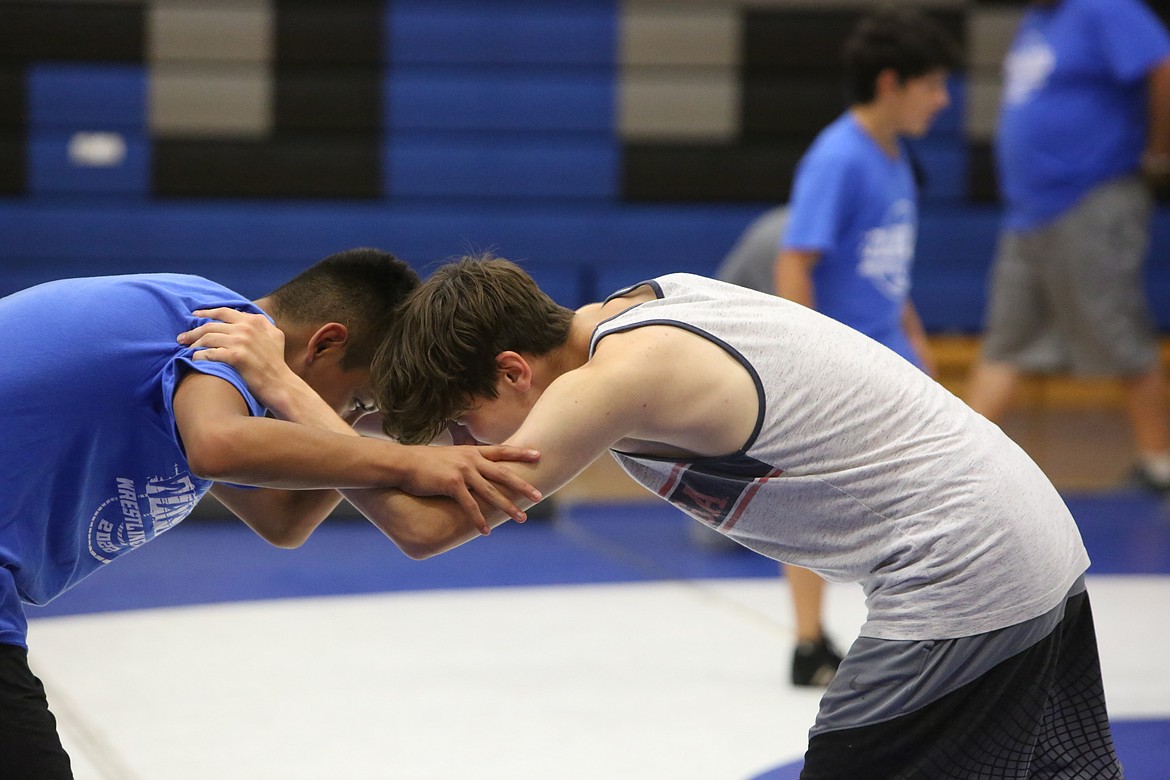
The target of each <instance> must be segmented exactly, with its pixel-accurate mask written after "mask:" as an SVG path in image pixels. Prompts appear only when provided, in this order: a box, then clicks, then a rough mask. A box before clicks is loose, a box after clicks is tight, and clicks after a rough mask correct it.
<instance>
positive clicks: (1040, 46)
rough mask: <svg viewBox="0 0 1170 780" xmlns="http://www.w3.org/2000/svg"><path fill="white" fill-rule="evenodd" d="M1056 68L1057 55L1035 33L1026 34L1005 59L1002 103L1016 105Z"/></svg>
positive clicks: (1046, 79)
mask: <svg viewBox="0 0 1170 780" xmlns="http://www.w3.org/2000/svg"><path fill="white" fill-rule="evenodd" d="M1055 68H1056V54H1055V53H1054V52H1053V51H1052V47H1051V46H1050V45H1049V44H1048V41H1047V40H1045V38H1044V36H1043V35H1041V34H1040V33H1038V32H1030V33H1026V34H1024V35H1023V36H1021V37H1020V40H1019V42H1018V43H1017V44H1016V45H1015V46H1014V47H1012V50H1011V52H1009V53H1008V56H1007V58H1006V59H1005V60H1004V66H1003V70H1004V85H1003V102H1004V103H1005V104H1006V105H1009V106H1018V105H1020V104H1021V103H1025V102H1027V101H1028V99H1029V98H1031V97H1032V95H1034V94H1036V92H1037V91H1038V90H1040V89H1041V88H1042V87H1043V86H1044V85H1045V84H1046V83H1048V77H1049V76H1051V75H1052V71H1053V70H1054V69H1055Z"/></svg>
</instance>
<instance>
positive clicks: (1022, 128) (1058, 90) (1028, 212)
mask: <svg viewBox="0 0 1170 780" xmlns="http://www.w3.org/2000/svg"><path fill="white" fill-rule="evenodd" d="M1167 56H1170V35H1168V34H1167V31H1166V28H1165V27H1164V26H1163V25H1162V23H1161V22H1160V21H1159V20H1158V18H1157V17H1156V16H1155V15H1154V13H1153V12H1152V11H1151V10H1150V9H1149V8H1148V7H1146V6H1145V5H1144V4H1143V3H1141V2H1140V0H1061V2H1060V3H1058V4H1057V5H1055V6H1052V7H1043V8H1041V7H1035V6H1033V7H1032V8H1030V9H1029V10H1028V11H1027V13H1026V14H1025V15H1024V18H1023V21H1022V22H1021V23H1020V27H1019V30H1018V31H1017V33H1016V37H1015V39H1014V41H1013V43H1012V46H1011V49H1010V50H1009V52H1008V55H1007V58H1006V59H1005V60H1004V88H1003V94H1002V97H1001V103H1000V114H999V128H998V131H997V134H996V164H997V169H998V172H999V181H1000V189H1001V191H1002V194H1003V198H1004V201H1005V204H1006V206H1007V211H1006V221H1005V225H1006V227H1007V228H1008V229H1009V230H1014V231H1027V230H1030V229H1034V228H1037V227H1040V226H1042V225H1043V224H1045V223H1046V222H1050V221H1051V220H1053V219H1055V218H1057V217H1059V216H1060V215H1061V214H1062V213H1064V212H1065V211H1067V210H1068V209H1069V208H1071V207H1072V206H1074V205H1075V204H1076V202H1077V201H1078V200H1080V199H1081V198H1082V197H1083V196H1084V195H1086V194H1087V193H1088V192H1089V190H1091V189H1093V188H1094V187H1096V186H1097V185H1099V184H1102V183H1104V182H1106V181H1109V180H1110V179H1113V178H1116V177H1119V176H1123V175H1126V174H1129V173H1134V172H1136V171H1137V169H1138V167H1139V163H1140V160H1141V153H1142V150H1143V149H1144V148H1145V142H1146V132H1147V124H1148V116H1147V114H1148V110H1147V105H1148V95H1147V89H1146V81H1145V79H1146V76H1147V75H1148V74H1149V72H1150V70H1151V69H1152V68H1153V67H1154V66H1156V65H1157V64H1158V63H1159V62H1161V61H1162V60H1164V59H1165V58H1166V57H1167Z"/></svg>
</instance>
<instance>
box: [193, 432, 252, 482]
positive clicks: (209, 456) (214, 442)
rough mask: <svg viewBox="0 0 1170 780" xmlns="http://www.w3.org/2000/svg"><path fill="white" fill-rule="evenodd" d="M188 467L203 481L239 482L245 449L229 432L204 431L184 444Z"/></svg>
mask: <svg viewBox="0 0 1170 780" xmlns="http://www.w3.org/2000/svg"><path fill="white" fill-rule="evenodd" d="M183 444H184V446H185V448H186V450H187V467H188V468H189V469H190V470H191V473H192V474H194V475H195V476H197V477H199V478H201V479H209V480H211V481H213V482H232V481H239V479H238V478H239V476H240V472H241V468H240V466H241V464H240V454H241V453H242V451H243V448H242V446H241V444H240V442H239V441H238V440H236V439H235V437H233V436H232V435H231V434H230V433H228V432H219V431H204V432H201V433H200V434H199V435H198V436H193V437H189V438H188V439H187V440H185V441H184V442H183Z"/></svg>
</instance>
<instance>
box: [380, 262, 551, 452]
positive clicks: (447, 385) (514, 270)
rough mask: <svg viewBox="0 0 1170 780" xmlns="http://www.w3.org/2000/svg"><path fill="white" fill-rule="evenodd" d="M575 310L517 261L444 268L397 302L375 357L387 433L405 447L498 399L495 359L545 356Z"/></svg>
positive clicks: (454, 264)
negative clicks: (474, 401)
mask: <svg viewBox="0 0 1170 780" xmlns="http://www.w3.org/2000/svg"><path fill="white" fill-rule="evenodd" d="M572 320H573V311H572V310H571V309H566V308H564V307H563V306H560V305H558V304H557V303H556V302H555V301H553V299H552V298H549V297H548V295H546V294H545V293H544V292H543V291H541V289H540V288H539V287H537V285H536V282H534V281H533V280H532V277H530V276H529V275H528V274H526V273H525V272H524V271H523V270H521V269H520V267H519V266H517V265H515V264H514V263H510V262H508V261H507V260H502V259H499V258H493V257H491V256H487V255H485V256H482V257H474V258H473V257H464V258H463V259H461V260H456V261H453V262H450V263H447V264H445V265H442V266H440V267H439V268H438V270H436V271H435V273H434V274H433V275H432V276H431V277H430V278H428V279H427V280H426V282H424V283H423V285H422V286H421V287H419V288H418V289H417V290H416V291H414V292H413V293H411V295H410V296H409V297H407V299H406V300H405V301H404V302H403V303H402V306H400V307H399V309H398V311H397V312H396V315H395V318H394V322H393V324H392V325H391V326H390V335H389V336H388V337H387V339H386V341H385V342H384V343H383V345H382V348H381V349H380V350H379V351H378V354H377V356H376V357H375V358H374V366H373V386H374V393H375V397H376V399H377V402H378V408H379V409H381V410H382V415H383V420H384V423H383V424H384V427H385V430H386V433H387V434H389V435H390V436H393V437H395V438H397V439H398V440H399V441H401V442H403V443H405V444H422V443H427V442H430V441H431V440H433V439H434V438H435V437H436V436H438V435H439V434H440V433H442V432H443V430H444V429H445V428H446V427H447V426H448V425H449V424H450V423H451V422H452V421H454V420H455V419H456V418H458V417H459V415H461V414H462V413H463V412H465V411H467V410H468V409H469V408H470V405H471V398H472V397H473V396H479V397H481V398H495V397H496V380H497V377H498V372H497V370H496V356H497V355H499V354H500V353H501V352H507V351H512V352H519V353H524V354H528V355H533V356H542V355H547V354H548V353H550V352H552V351H553V350H555V349H557V348H559V347H561V346H562V345H564V344H565V342H566V341H567V340H568V337H569V325H570V323H571V322H572Z"/></svg>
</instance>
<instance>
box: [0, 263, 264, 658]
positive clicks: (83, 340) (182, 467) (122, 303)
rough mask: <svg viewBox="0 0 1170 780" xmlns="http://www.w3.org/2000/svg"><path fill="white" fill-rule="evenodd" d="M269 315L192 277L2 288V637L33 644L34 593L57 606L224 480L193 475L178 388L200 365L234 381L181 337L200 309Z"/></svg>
mask: <svg viewBox="0 0 1170 780" xmlns="http://www.w3.org/2000/svg"><path fill="white" fill-rule="evenodd" d="M217 306H226V307H231V308H234V309H240V310H242V311H247V312H252V313H262V312H260V310H259V309H258V308H256V307H255V306H254V305H253V304H252V303H251V302H249V301H248V300H247V299H245V298H243V297H241V296H240V295H238V294H236V293H234V292H232V291H231V290H228V289H227V288H225V287H222V286H220V285H218V284H215V283H213V282H210V281H207V280H206V279H202V278H199V277H196V276H184V275H179V274H141V275H131V276H107V277H95V278H88V279H65V280H61V281H56V282H48V283H46V284H42V285H38V286H36V287H32V288H29V289H27V290H22V291H20V292H17V293H14V294H12V295H10V296H7V297H5V298H3V299H0V333H2V334H3V336H4V337H3V339H0V365H2V366H3V367H4V368H3V374H2V375H0V409H3V410H4V431H3V436H0V497H2V503H0V642H3V643H7V644H15V645H24V644H25V642H26V637H25V635H26V629H27V624H26V621H25V616H24V611H23V607H22V606H21V602H22V601H23V602H28V603H32V604H44V603H45V602H47V601H49V600H51V599H53V598H54V597H56V596H57V595H59V594H61V593H62V592H64V591H65V590H67V589H68V588H70V587H72V586H73V585H75V584H76V583H77V582H79V581H80V580H82V579H84V578H85V577H87V576H89V575H90V574H92V573H93V572H94V571H96V570H97V569H99V568H101V567H102V566H103V565H105V564H107V563H109V562H110V561H112V560H114V559H115V558H117V557H119V556H121V555H124V554H126V553H127V552H130V551H131V550H133V549H135V548H137V547H140V546H142V545H143V544H145V543H147V542H149V541H150V540H151V539H153V538H154V537H155V536H157V535H158V534H160V533H162V532H163V531H166V530H167V529H168V528H171V527H172V526H174V525H175V524H176V523H178V522H179V521H180V520H182V519H183V518H184V517H186V516H187V514H188V513H189V512H190V511H191V509H192V508H194V506H195V503H196V502H197V501H198V500H199V499H200V498H201V497H202V496H203V494H204V493H206V492H207V490H208V489H209V488H210V487H211V483H210V482H209V481H207V480H203V479H199V478H198V477H196V476H194V475H193V474H192V473H191V470H190V468H189V467H188V464H187V457H186V454H185V453H184V451H183V446H182V443H181V442H180V440H179V435H178V431H177V429H176V426H175V416H174V410H173V408H172V398H173V395H174V392H175V388H176V387H177V385H178V383H179V381H180V380H181V379H182V377H183V376H184V375H185V374H186V373H187V372H188V371H199V372H202V373H205V374H211V375H214V376H218V377H221V378H222V379H224V380H226V381H228V382H230V383H231V384H232V385H233V386H234V387H235V388H236V389H237V390H238V391H239V392H240V394H241V395H242V396H243V397H244V399H245V401H246V402H247V404H248V408H249V410H250V411H251V413H252V414H253V415H257V416H263V415H264V414H265V409H264V408H263V407H262V406H261V405H260V403H259V402H258V401H257V400H256V399H255V398H254V397H253V396H252V395H251V393H249V392H248V389H247V387H246V386H245V385H244V382H243V380H242V379H241V378H240V376H239V374H237V373H236V372H235V370H234V369H232V368H231V367H230V366H227V365H225V364H223V363H215V362H211V361H194V360H192V359H191V353H192V350H191V349H189V348H185V347H183V346H182V345H180V344H179V343H178V342H177V341H176V340H175V337H176V336H177V335H178V334H179V333H181V332H183V331H185V330H189V329H190V328H192V327H194V326H195V325H196V324H198V322H200V321H199V320H197V319H196V318H194V317H193V316H192V315H191V312H192V311H193V310H195V309H205V308H211V307H217Z"/></svg>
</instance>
